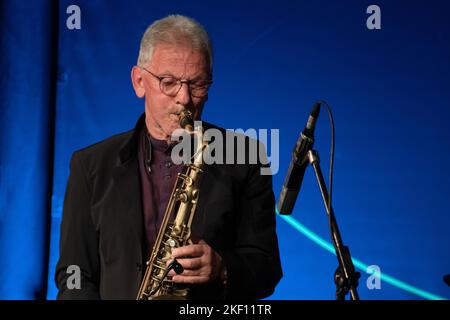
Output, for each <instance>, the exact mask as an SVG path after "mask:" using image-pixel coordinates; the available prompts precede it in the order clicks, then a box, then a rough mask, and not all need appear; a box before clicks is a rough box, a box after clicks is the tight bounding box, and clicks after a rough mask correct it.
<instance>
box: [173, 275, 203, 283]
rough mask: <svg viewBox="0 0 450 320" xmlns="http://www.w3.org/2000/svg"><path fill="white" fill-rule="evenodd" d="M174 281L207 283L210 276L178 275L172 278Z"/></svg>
mask: <svg viewBox="0 0 450 320" xmlns="http://www.w3.org/2000/svg"><path fill="white" fill-rule="evenodd" d="M172 281H173V282H175V283H188V284H201V283H207V282H208V281H209V278H208V277H205V276H184V275H176V276H174V277H173V278H172Z"/></svg>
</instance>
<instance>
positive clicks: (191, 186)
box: [137, 111, 207, 300]
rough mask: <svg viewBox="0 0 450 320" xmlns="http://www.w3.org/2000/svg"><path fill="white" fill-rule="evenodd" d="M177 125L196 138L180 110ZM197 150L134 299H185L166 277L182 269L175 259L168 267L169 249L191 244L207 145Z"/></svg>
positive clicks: (181, 177) (181, 178)
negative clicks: (172, 271) (170, 272)
mask: <svg viewBox="0 0 450 320" xmlns="http://www.w3.org/2000/svg"><path fill="white" fill-rule="evenodd" d="M180 126H181V127H182V128H183V129H185V130H186V131H187V132H188V133H189V134H190V135H194V137H195V135H199V134H201V133H199V132H195V131H194V129H193V120H192V114H191V112H189V111H183V112H182V113H181V114H180ZM197 146H198V147H197V150H196V152H195V154H194V156H193V157H192V158H191V162H190V163H189V164H185V165H184V167H183V170H182V173H179V174H178V176H177V180H176V183H175V185H174V188H173V190H172V194H171V196H170V199H169V202H168V205H167V208H166V211H165V213H164V217H163V221H162V223H161V227H160V229H159V232H158V237H157V238H156V241H155V244H154V246H153V249H152V253H151V255H150V258H149V260H148V261H147V264H146V266H147V267H146V271H145V275H144V278H143V279H142V282H141V286H140V289H139V292H138V295H137V300H174V299H175V300H177V299H187V298H188V294H189V287H188V286H187V285H182V284H176V283H174V282H172V281H171V277H168V273H169V271H170V270H172V269H173V270H174V271H175V273H177V274H180V273H182V272H183V267H182V266H181V264H179V263H178V262H177V261H176V260H173V261H172V262H171V263H170V264H169V265H167V262H168V261H169V260H170V259H171V253H172V249H174V248H177V247H182V246H184V245H186V244H191V243H192V240H191V224H192V220H193V218H194V214H195V210H196V207H197V203H198V196H199V192H200V189H199V186H200V181H201V177H202V174H203V170H202V167H203V160H202V159H203V151H204V149H205V148H206V147H207V143H206V142H203V139H200V143H198V144H197Z"/></svg>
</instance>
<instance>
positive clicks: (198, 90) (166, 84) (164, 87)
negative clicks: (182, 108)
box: [140, 67, 212, 98]
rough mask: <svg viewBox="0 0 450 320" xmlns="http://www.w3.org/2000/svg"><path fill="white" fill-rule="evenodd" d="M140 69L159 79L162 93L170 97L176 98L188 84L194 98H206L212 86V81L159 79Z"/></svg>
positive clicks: (167, 77)
mask: <svg viewBox="0 0 450 320" xmlns="http://www.w3.org/2000/svg"><path fill="white" fill-rule="evenodd" d="M140 68H141V69H143V70H145V71H147V72H148V73H150V74H151V75H152V76H154V77H155V78H156V79H158V80H159V89H160V90H161V92H162V93H164V94H165V95H167V96H170V97H175V96H176V95H177V94H178V92H180V89H181V87H182V86H183V83H186V84H187V85H188V88H189V92H190V93H191V95H192V96H193V97H196V98H204V97H205V96H206V95H208V90H209V87H210V86H211V84H212V80H198V81H195V82H191V80H181V79H178V78H175V77H171V76H165V77H159V76H157V75H156V74H154V73H153V72H151V71H149V70H147V69H146V68H144V67H140Z"/></svg>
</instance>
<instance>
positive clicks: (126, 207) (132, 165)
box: [112, 115, 146, 256]
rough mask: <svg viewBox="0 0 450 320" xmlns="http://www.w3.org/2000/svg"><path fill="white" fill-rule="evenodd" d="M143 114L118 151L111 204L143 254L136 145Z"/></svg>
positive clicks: (142, 226)
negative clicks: (131, 133) (126, 225)
mask: <svg viewBox="0 0 450 320" xmlns="http://www.w3.org/2000/svg"><path fill="white" fill-rule="evenodd" d="M144 120H145V116H144V115H143V116H141V118H140V119H139V120H138V122H137V124H136V127H135V129H134V132H133V135H132V137H131V138H130V139H129V140H128V141H127V142H126V143H125V144H124V145H123V147H122V148H121V149H120V151H119V157H118V159H117V162H116V166H115V167H114V169H113V172H112V175H113V189H114V190H112V191H113V192H112V194H113V198H112V205H113V206H114V207H113V208H114V209H115V211H116V212H118V213H119V216H118V220H119V221H117V222H118V223H124V224H128V225H129V227H130V229H131V230H132V234H131V235H130V237H133V238H134V237H135V239H136V240H137V241H138V242H139V246H140V247H141V250H140V251H141V252H142V253H143V254H144V256H145V251H146V248H145V232H144V230H145V229H144V217H143V213H142V191H141V181H140V177H139V165H138V158H137V150H138V149H137V147H138V141H139V133H140V132H141V129H142V126H143V124H144Z"/></svg>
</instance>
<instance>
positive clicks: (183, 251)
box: [172, 244, 205, 258]
mask: <svg viewBox="0 0 450 320" xmlns="http://www.w3.org/2000/svg"><path fill="white" fill-rule="evenodd" d="M204 249H205V248H204V246H203V245H199V244H191V245H187V246H184V247H179V248H175V249H173V250H172V258H178V257H200V256H201V255H203V252H204Z"/></svg>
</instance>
